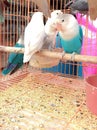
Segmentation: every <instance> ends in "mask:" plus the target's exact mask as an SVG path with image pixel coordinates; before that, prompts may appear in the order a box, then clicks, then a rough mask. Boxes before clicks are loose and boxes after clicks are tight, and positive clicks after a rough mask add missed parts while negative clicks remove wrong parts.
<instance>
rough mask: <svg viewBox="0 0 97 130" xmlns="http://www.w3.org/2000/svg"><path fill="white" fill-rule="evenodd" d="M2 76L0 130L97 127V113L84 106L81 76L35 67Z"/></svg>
mask: <svg viewBox="0 0 97 130" xmlns="http://www.w3.org/2000/svg"><path fill="white" fill-rule="evenodd" d="M23 75H24V76H23ZM3 80H4V79H3ZM3 80H1V81H0V129H1V130H97V116H95V115H92V114H91V112H90V111H88V109H87V107H86V103H85V84H84V81H83V80H82V79H73V78H66V77H60V76H57V75H54V74H50V73H42V72H40V71H37V72H35V71H34V72H30V73H27V72H22V73H18V74H17V75H16V76H12V77H10V78H9V79H8V80H7V82H6V83H5V82H4V81H3ZM14 80H16V81H15V84H13V85H12V83H13V82H14ZM1 83H2V84H3V83H4V84H5V86H4V84H3V86H2V87H1ZM8 83H9V84H8ZM6 84H7V87H6Z"/></svg>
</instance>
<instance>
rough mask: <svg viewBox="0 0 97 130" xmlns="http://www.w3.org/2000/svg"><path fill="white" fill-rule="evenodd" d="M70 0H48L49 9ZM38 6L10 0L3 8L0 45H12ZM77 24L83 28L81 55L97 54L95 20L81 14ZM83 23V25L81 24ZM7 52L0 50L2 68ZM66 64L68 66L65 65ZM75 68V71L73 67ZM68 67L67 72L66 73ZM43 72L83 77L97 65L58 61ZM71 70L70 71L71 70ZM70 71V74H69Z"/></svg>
mask: <svg viewBox="0 0 97 130" xmlns="http://www.w3.org/2000/svg"><path fill="white" fill-rule="evenodd" d="M68 1H70V0H50V9H51V11H52V10H55V9H61V10H64V5H65V4H66V3H67V2H68ZM37 10H38V7H37V5H35V3H33V0H26V1H22V0H14V1H13V0H10V8H4V17H5V21H4V23H3V24H0V45H4V46H14V45H15V43H16V41H17V40H18V38H19V36H20V34H21V33H22V32H23V31H24V28H25V27H26V25H27V24H28V23H29V21H30V16H31V15H32V13H33V12H35V11H37ZM83 18H84V19H83ZM77 19H78V22H79V24H80V25H81V26H82V28H83V30H84V41H83V46H82V55H83V54H85V55H93V56H96V55H97V53H96V52H97V51H96V48H97V45H96V42H97V29H96V21H95V22H92V21H90V19H89V17H88V16H87V15H86V16H85V17H84V16H82V15H78V16H77ZM83 23H84V25H83ZM90 25H91V26H90ZM8 55H9V53H4V52H0V68H1V69H2V68H4V67H5V66H6V64H7V58H8ZM66 64H67V65H68V67H66ZM74 67H75V68H76V72H75V69H74ZM82 67H83V70H82V72H83V74H81V75H80V74H79V71H78V68H82ZM67 69H68V73H67ZM42 71H43V72H46V71H49V72H52V73H60V74H62V75H63V74H64V76H77V77H83V76H84V77H85V76H88V75H91V74H96V73H97V65H95V64H90V63H77V62H68V63H65V65H64V63H63V62H60V65H59V66H54V67H53V68H50V69H42ZM71 71H72V72H71ZM71 73H72V74H71Z"/></svg>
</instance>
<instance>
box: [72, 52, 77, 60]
mask: <svg viewBox="0 0 97 130" xmlns="http://www.w3.org/2000/svg"><path fill="white" fill-rule="evenodd" d="M75 55H76V53H75V52H73V53H72V54H71V61H74V60H75Z"/></svg>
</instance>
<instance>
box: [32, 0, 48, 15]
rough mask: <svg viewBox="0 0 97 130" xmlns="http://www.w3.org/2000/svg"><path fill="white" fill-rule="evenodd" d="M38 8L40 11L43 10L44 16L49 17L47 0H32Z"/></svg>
mask: <svg viewBox="0 0 97 130" xmlns="http://www.w3.org/2000/svg"><path fill="white" fill-rule="evenodd" d="M32 1H33V2H34V3H35V4H36V5H37V6H38V8H39V10H40V11H42V12H43V14H44V16H45V17H46V18H48V17H50V2H49V0H32Z"/></svg>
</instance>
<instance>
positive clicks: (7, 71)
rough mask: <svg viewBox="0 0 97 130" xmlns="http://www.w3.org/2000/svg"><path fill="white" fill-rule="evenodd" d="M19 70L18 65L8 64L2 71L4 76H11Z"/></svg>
mask: <svg viewBox="0 0 97 130" xmlns="http://www.w3.org/2000/svg"><path fill="white" fill-rule="evenodd" d="M16 68H17V64H12V63H8V65H7V67H6V68H5V69H4V70H3V71H2V74H3V75H7V74H11V73H12V72H13V71H14V70H15V69H16Z"/></svg>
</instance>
